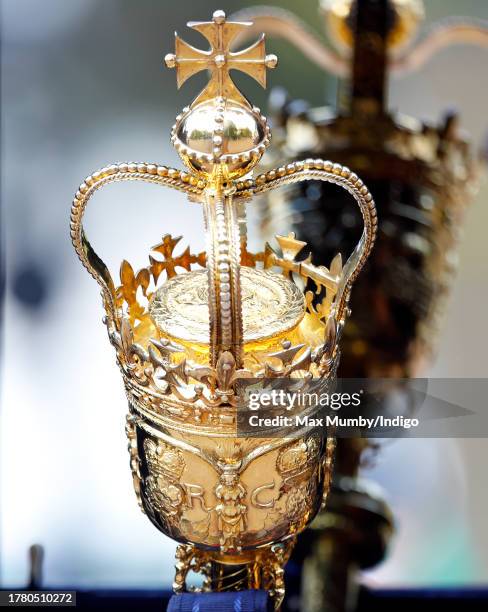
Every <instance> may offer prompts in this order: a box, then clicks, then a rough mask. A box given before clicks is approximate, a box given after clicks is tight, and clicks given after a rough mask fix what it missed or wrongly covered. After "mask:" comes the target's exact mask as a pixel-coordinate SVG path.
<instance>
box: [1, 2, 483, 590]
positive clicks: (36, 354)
mask: <svg viewBox="0 0 488 612" xmlns="http://www.w3.org/2000/svg"><path fill="white" fill-rule="evenodd" d="M267 4H268V5H274V6H278V7H283V8H289V9H292V10H294V11H295V12H297V13H299V14H300V16H301V17H302V18H303V19H304V20H305V21H307V22H308V23H309V24H310V26H311V27H312V28H313V29H315V30H316V31H317V32H319V33H320V32H321V31H322V29H321V26H322V24H321V22H320V20H319V18H318V3H317V0H306V1H304V2H301V3H300V4H299V5H298V4H297V3H296V2H293V1H292V0H280V1H272V0H268V2H267ZM425 5H426V12H427V24H428V23H429V22H432V21H434V20H436V19H439V18H441V17H444V16H448V15H456V14H458V13H459V12H462V14H464V15H468V16H476V17H482V18H488V4H487V3H486V1H485V0H465V1H464V2H463V3H462V4H461V3H459V2H454V1H451V0H426V2H425ZM244 7H245V5H243V4H242V2H240V1H239V2H238V1H223V2H220V3H219V4H218V5H215V4H214V3H210V2H209V1H207V0H200V1H199V2H198V3H195V2H190V1H189V0H180V1H179V2H171V3H170V2H164V1H163V0H138V1H137V2H135V1H134V0H103V1H102V0H70V1H69V2H66V1H65V0H44V2H42V4H40V3H39V2H38V1H37V0H3V1H2V2H1V13H2V14H1V22H2V70H1V72H2V83H1V85H2V87H1V91H2V94H1V95H2V105H1V108H2V110H1V120H2V133H1V138H2V142H1V146H2V156H1V162H2V163H1V195H2V205H3V208H2V219H3V224H2V230H3V231H2V243H3V255H4V258H5V266H6V287H5V303H4V312H3V326H2V335H3V338H2V344H3V346H2V349H3V350H2V360H1V368H2V373H1V408H0V427H1V430H0V435H1V447H0V458H1V462H0V470H1V472H0V537H1V546H0V572H1V584H2V586H13V587H15V586H22V585H23V584H25V582H26V580H27V549H28V547H29V546H30V545H31V544H33V543H40V544H42V545H43V546H44V547H45V550H46V558H45V576H44V581H45V583H46V584H48V585H50V586H60V587H61V586H68V585H69V586H73V587H80V588H81V587H128V588H131V587H161V586H169V585H170V583H171V581H172V578H173V563H174V560H173V555H174V544H173V543H172V542H171V541H170V540H168V539H165V538H164V537H163V536H162V535H161V534H160V533H159V532H157V531H156V530H155V529H154V527H153V526H152V525H151V524H150V523H149V521H147V519H146V518H144V517H143V516H142V514H141V513H140V511H139V509H138V506H137V503H136V500H135V496H134V494H133V491H132V482H131V477H130V471H129V469H128V463H129V458H128V454H127V451H126V440H125V434H124V424H125V412H126V401H125V396H124V392H123V388H122V382H121V379H120V375H119V373H118V371H117V368H116V367H115V359H114V354H113V350H112V348H111V346H110V345H109V343H108V342H107V339H106V335H105V330H104V327H103V326H102V324H101V320H100V319H101V317H102V308H101V304H100V299H99V291H98V288H97V285H96V284H95V283H94V282H93V280H92V279H91V278H90V277H89V276H88V274H86V272H85V271H83V270H82V268H81V266H80V264H79V262H78V260H77V259H76V257H75V255H74V251H73V249H72V246H71V243H70V241H69V232H68V216H69V207H70V203H71V199H72V196H73V194H74V192H75V191H76V189H77V186H78V185H79V184H80V182H81V181H82V180H83V178H84V176H86V175H87V174H89V173H91V172H93V171H94V170H95V169H97V168H99V167H101V166H104V165H106V164H109V163H113V162H116V161H132V160H135V161H147V162H153V161H154V162H160V163H165V164H171V165H179V164H178V160H177V158H176V154H175V153H174V152H173V151H172V149H171V148H170V145H169V130H170V127H171V125H172V123H173V120H174V116H175V115H176V114H177V112H178V111H179V110H180V109H181V108H182V107H183V106H185V105H186V104H187V103H188V102H189V101H190V100H191V99H192V97H193V96H194V95H195V94H196V93H197V92H198V91H199V88H201V87H202V85H203V82H204V81H205V75H203V74H200V75H198V76H197V77H195V78H194V79H192V80H191V81H190V82H189V83H188V84H185V87H184V89H183V90H182V91H181V92H177V91H176V87H175V82H174V74H173V73H172V72H170V71H167V70H165V69H163V68H162V58H163V57H164V55H165V54H166V53H167V52H168V51H171V50H172V49H173V45H174V42H173V34H174V30H175V29H177V30H178V32H179V33H180V34H184V38H185V39H186V40H188V41H189V42H192V43H193V44H195V45H201V44H202V41H201V40H200V39H199V37H198V34H197V33H195V32H191V31H189V30H187V29H186V28H185V23H186V21H188V20H192V19H193V20H199V19H201V20H206V19H208V18H209V17H210V16H211V14H212V12H213V10H215V9H216V8H222V9H224V10H225V11H226V12H227V13H228V14H231V13H232V12H233V11H236V10H238V9H241V8H244ZM268 50H269V52H273V53H276V54H278V56H279V58H280V64H279V67H278V69H277V70H275V71H274V72H272V73H271V74H270V75H269V87H270V88H271V87H273V86H274V85H278V84H280V85H283V86H284V87H286V88H287V89H288V91H289V93H290V95H291V96H292V97H294V98H306V99H307V100H309V101H310V102H311V103H312V104H313V105H321V104H323V103H324V102H330V103H334V100H335V98H336V94H337V83H336V80H335V79H334V78H326V77H324V75H323V74H322V73H321V72H320V70H319V69H318V68H315V67H314V66H312V65H311V64H309V63H308V62H307V61H306V60H305V59H304V58H302V57H301V56H300V55H299V54H298V53H297V52H296V51H294V50H293V49H292V48H291V47H289V46H288V45H287V44H286V43H284V42H282V41H275V40H273V39H272V38H270V39H269V41H268ZM486 62H487V56H486V51H480V50H477V49H474V48H464V47H454V48H453V49H450V50H447V51H444V52H442V53H440V54H439V55H437V56H435V57H434V59H432V60H431V61H430V62H429V63H428V64H427V65H426V67H425V68H423V69H422V70H421V71H420V72H419V73H416V74H415V75H411V76H408V77H405V78H402V79H401V80H397V79H393V80H392V81H391V84H390V107H392V108H395V109H398V110H399V111H401V112H403V113H406V114H410V115H413V116H415V117H418V118H421V119H424V120H432V121H435V122H437V120H438V119H439V117H440V116H441V115H442V114H443V113H444V111H446V110H448V109H450V108H453V107H454V108H456V109H459V110H460V114H461V120H462V125H463V128H464V129H465V130H466V132H468V133H469V134H470V137H471V140H472V142H473V145H474V146H475V147H478V148H479V147H482V146H483V145H484V144H485V142H486V138H487V127H488V122H487V118H486V103H487V98H488V72H487V71H486V69H485V68H484V67H485V66H486ZM236 80H238V81H239V82H241V83H244V81H245V88H246V89H245V90H246V93H247V95H248V96H249V97H250V98H251V99H252V100H253V102H255V103H256V104H258V105H259V106H261V107H262V108H263V109H264V108H266V103H267V102H266V101H267V95H268V94H267V93H266V92H263V91H262V90H260V89H259V87H258V86H257V85H256V84H255V83H254V82H252V81H251V80H250V79H247V78H246V77H245V76H244V77H242V78H241V79H239V78H237V79H236ZM487 203H488V189H487V187H486V184H485V185H483V188H482V190H481V191H480V193H479V195H478V197H477V200H476V202H475V204H474V205H473V206H472V207H470V208H469V210H468V215H467V220H466V225H465V228H464V237H463V241H462V244H461V248H460V268H459V273H458V276H457V279H456V282H455V284H454V289H453V293H452V295H451V298H450V302H449V306H448V310H447V312H446V315H445V319H444V324H443V331H442V334H441V338H440V341H439V343H438V356H437V359H436V362H435V364H434V366H433V368H432V369H431V371H430V375H431V376H437V377H453V378H461V377H487V375H488V361H487V359H486V344H487V339H488V333H487V326H486V314H485V313H486V301H487V299H488V283H487V280H488V266H487V265H486V260H487V255H486V238H485V234H486V232H485V228H486V227H487V225H488V207H487ZM252 206H253V207H254V208H255V209H256V208H257V207H259V206H260V203H259V201H256V202H255V203H254V204H253V205H252ZM250 212H251V217H253V216H254V218H256V217H257V215H256V214H254V215H253V211H250ZM255 212H256V211H254V213H255ZM166 232H171V233H172V234H173V235H179V234H183V235H184V239H183V240H182V243H181V244H182V245H184V246H186V244H187V243H191V244H192V246H193V247H194V248H195V249H197V250H198V248H199V247H203V239H202V220H201V216H200V211H199V210H197V209H196V208H192V205H190V204H187V203H185V201H184V198H183V196H178V195H174V194H172V193H169V192H164V193H163V194H162V195H161V190H158V189H156V187H154V186H149V185H145V186H138V185H132V184H129V185H124V186H121V185H113V186H111V187H110V189H108V190H105V191H104V192H103V193H101V194H100V195H98V196H97V198H96V199H95V200H94V202H93V203H92V204H91V206H90V210H89V211H88V214H87V233H88V234H89V236H90V241H91V242H92V243H93V244H94V245H95V247H96V249H97V251H98V252H99V253H100V254H101V255H102V256H103V258H104V259H105V260H106V261H107V262H108V263H109V264H110V265H111V269H112V272H113V274H114V275H116V274H117V269H118V265H119V263H120V261H121V260H122V259H123V258H126V259H128V260H129V261H130V262H131V263H132V264H133V265H134V267H140V266H142V265H145V264H146V260H147V253H148V250H149V248H150V246H152V245H153V244H156V243H157V242H158V241H159V240H160V238H161V236H162V235H163V234H164V233H166ZM253 236H254V242H255V243H259V236H258V229H257V227H255V229H254V232H253ZM487 459H488V445H487V444H486V440H484V439H470V440H460V439H452V440H450V439H442V440H437V439H421V440H413V439H412V440H402V441H399V440H396V441H393V442H391V443H387V444H385V445H384V448H383V451H382V453H381V455H380V457H379V459H378V462H377V465H376V466H375V467H373V468H371V469H369V470H368V477H369V476H370V477H371V478H373V479H374V480H376V481H377V482H378V483H379V484H380V485H382V486H383V487H384V489H385V490H386V492H387V497H388V501H389V503H390V505H391V507H392V510H393V512H394V515H395V518H396V521H397V535H396V538H395V540H394V542H393V546H392V549H391V552H390V554H389V557H388V559H387V560H386V561H385V562H384V563H383V564H382V565H381V566H380V567H379V568H377V569H375V570H374V571H373V572H369V573H368V574H367V575H365V576H364V577H363V579H364V581H365V582H366V583H368V584H369V585H374V586H384V587H387V586H388V587H389V586H422V585H435V586H442V585H459V586H460V585H476V584H486V583H488V525H487V523H486V516H487V515H488V487H487V486H486V464H487Z"/></svg>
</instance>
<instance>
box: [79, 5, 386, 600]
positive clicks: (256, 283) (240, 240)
mask: <svg viewBox="0 0 488 612" xmlns="http://www.w3.org/2000/svg"><path fill="white" fill-rule="evenodd" d="M250 25H251V24H249V23H238V22H228V21H226V18H225V14H224V13H223V12H222V11H216V12H215V13H214V15H213V19H212V21H210V22H197V23H190V24H189V26H190V27H192V28H193V29H195V30H197V31H199V32H200V33H201V34H203V36H205V38H207V40H208V41H209V43H210V49H209V50H208V51H200V50H198V49H196V48H194V47H191V46H190V45H188V44H187V43H185V42H184V41H183V40H182V39H181V38H179V37H178V36H177V37H176V52H175V53H174V54H170V55H167V56H166V58H165V60H166V64H167V65H168V66H170V67H174V68H175V69H176V76H177V83H178V86H180V85H181V84H182V83H184V82H185V80H186V79H188V78H189V77H190V76H192V75H193V74H195V73H197V72H199V71H200V70H203V69H207V70H209V71H210V80H209V83H208V85H207V86H206V87H205V89H204V90H203V91H202V93H201V94H200V95H199V96H198V97H197V98H196V100H194V102H193V103H192V104H191V106H189V107H187V108H185V109H184V110H183V112H182V113H181V114H180V115H178V117H177V119H176V124H175V125H174V127H173V130H172V135H171V140H172V143H173V144H174V146H175V148H176V150H177V151H178V153H179V155H180V157H181V159H182V160H183V162H184V164H185V165H186V167H187V171H180V170H175V169H172V168H168V167H166V166H162V165H158V164H148V163H122V164H116V165H111V166H108V167H106V168H103V169H102V170H99V171H98V172H95V173H94V174H92V175H91V176H89V177H88V178H87V179H85V181H84V182H83V183H82V184H81V186H80V188H79V190H78V191H77V193H76V196H75V199H74V202H73V206H72V211H71V237H72V241H73V245H74V247H75V250H76V252H77V254H78V256H79V258H80V259H81V261H82V263H83V264H84V266H85V267H86V268H87V270H88V271H89V272H90V274H91V275H92V276H93V277H94V278H95V280H96V281H97V282H98V283H99V285H100V286H101V288H102V297H103V303H104V307H105V311H106V317H105V320H104V321H105V324H106V326H107V330H108V335H109V339H110V342H111V343H112V345H113V346H114V347H115V350H116V355H117V363H118V365H119V367H120V369H121V372H122V376H123V381H124V386H125V390H126V394H127V398H128V401H129V415H128V417H127V427H126V431H127V435H128V438H129V452H130V465H131V469H132V476H133V481H134V487H135V491H136V495H137V498H138V501H139V504H140V506H141V509H142V510H143V512H144V513H146V514H147V516H148V518H149V519H150V520H151V522H152V523H153V524H154V525H155V526H156V527H157V528H158V529H159V530H161V531H162V532H163V533H165V534H167V535H168V536H170V537H171V538H174V539H175V540H177V541H178V542H179V543H180V546H179V547H178V550H177V564H176V576H175V582H174V588H175V590H176V591H177V592H181V591H183V590H184V589H185V588H186V584H185V580H186V575H187V573H188V572H189V571H190V570H194V571H198V572H201V573H203V574H204V575H205V576H206V581H205V582H204V588H206V589H208V590H225V589H230V588H232V589H236V588H237V589H245V588H264V589H266V590H268V591H269V592H270V593H271V595H272V596H274V599H275V605H276V607H279V605H280V602H281V600H282V598H283V594H284V582H283V566H284V564H285V563H286V561H287V558H288V555H289V553H290V551H291V547H292V545H293V542H294V539H295V538H296V536H297V534H299V533H300V532H301V531H302V530H303V529H304V528H305V527H306V526H307V525H308V523H309V522H310V521H311V520H312V519H313V517H314V516H315V514H316V512H317V511H318V509H319V508H320V507H321V504H322V503H323V502H324V500H325V496H326V494H327V491H328V485H329V482H330V477H331V471H332V465H331V464H332V454H333V438H332V435H331V432H330V431H328V432H322V433H321V434H320V435H317V432H316V431H314V432H311V431H310V430H308V429H297V430H296V431H292V432H290V431H287V433H286V435H276V433H275V434H274V435H271V434H269V435H266V433H264V434H262V435H261V437H256V436H246V435H243V434H242V432H241V433H239V431H238V427H237V417H238V412H239V410H245V409H246V405H245V399H243V396H242V393H241V392H240V389H241V386H240V385H241V384H242V383H244V382H246V381H249V380H253V381H255V380H257V381H264V380H269V379H272V380H282V379H285V378H291V379H293V380H294V381H295V382H296V383H299V382H300V381H308V380H311V379H316V380H320V381H324V382H325V384H327V383H329V382H330V384H332V383H333V381H334V379H335V373H336V369H337V363H338V359H339V351H338V341H339V338H340V332H341V330H342V327H343V325H344V321H345V318H346V316H347V315H348V307H347V304H348V300H349V295H350V291H351V287H352V284H353V282H354V279H355V278H356V276H357V274H358V273H359V271H360V269H361V267H362V266H363V264H364V262H365V260H366V258H367V257H368V254H369V252H370V250H371V248H372V245H373V242H374V238H375V233H376V225H377V222H376V212H375V207H374V203H373V200H372V197H371V195H370V193H369V191H368V189H367V188H366V187H365V185H364V184H363V182H362V181H361V180H360V179H359V178H358V177H357V176H356V175H355V174H353V173H352V172H351V171H350V170H348V169H347V168H345V167H343V166H340V165H338V164H333V163H332V162H328V161H323V160H321V159H307V160H305V161H298V162H294V163H290V164H288V165H287V166H286V167H280V168H276V169H275V170H271V171H269V172H267V173H266V174H260V175H258V176H256V177H255V178H253V176H252V172H253V169H254V167H255V166H256V164H257V163H258V161H259V160H260V158H261V156H262V154H263V152H264V151H265V149H266V146H267V145H268V143H269V141H270V130H269V127H268V125H267V122H266V118H265V117H263V115H262V114H261V113H260V111H259V109H258V108H255V107H252V106H251V105H250V104H249V102H248V101H247V100H246V98H245V97H244V96H243V95H242V94H241V93H240V92H239V90H238V89H237V88H236V86H235V84H234V83H233V82H232V80H231V78H230V76H229V70H231V69H238V70H241V71H244V72H246V73H247V74H250V75H251V76H253V77H254V78H255V79H256V80H257V81H258V82H259V83H261V84H262V85H263V86H264V85H265V81H266V68H272V67H274V66H275V65H276V63H277V59H276V57H275V56H273V55H266V54H265V49H264V37H261V38H260V39H259V40H258V41H257V42H256V43H255V44H254V45H252V46H251V47H249V48H248V49H245V50H244V51H240V52H232V51H231V50H230V45H231V42H232V40H233V38H234V37H235V36H236V35H237V34H238V33H239V32H240V31H241V30H242V29H244V28H247V27H248V26H250ZM311 179H314V180H322V181H327V182H330V183H334V184H336V185H338V186H339V187H341V188H343V189H345V190H346V191H348V192H349V194H350V195H351V196H352V197H353V198H354V200H355V201H356V202H357V204H358V206H359V207H360V210H361V212H362V215H363V219H364V232H363V235H362V237H361V240H360V241H359V243H358V245H357V248H356V249H355V251H354V252H353V253H352V255H351V256H350V258H349V259H348V261H347V262H346V263H345V265H344V266H343V265H342V259H341V255H340V254H338V255H337V256H336V257H334V259H333V261H332V263H331V265H330V267H329V268H327V267H325V266H320V267H317V266H314V265H313V263H312V261H311V258H310V257H301V258H300V257H298V255H299V253H300V252H301V251H302V250H303V248H304V247H305V243H304V242H300V241H298V240H296V239H295V237H294V235H293V234H290V235H288V236H277V237H276V240H277V243H278V247H279V248H278V249H277V250H274V249H273V248H272V247H271V246H270V245H268V244H267V245H266V246H265V248H264V250H263V251H262V252H258V253H251V252H249V251H248V250H247V245H246V238H245V216H244V204H245V203H246V202H247V201H249V200H250V199H251V198H252V197H253V196H254V195H257V194H260V193H264V192H266V191H269V190H272V189H275V188H276V187H280V186H282V185H287V184H290V183H294V182H297V181H306V180H311ZM127 180H138V181H146V182H149V183H154V184H157V185H161V186H166V187H170V188H172V189H177V190H179V191H182V192H184V193H186V194H187V195H188V196H189V199H190V201H192V202H199V203H201V204H202V206H203V217H204V231H205V238H206V251H205V252H202V253H192V252H191V251H190V249H189V248H187V249H186V250H184V251H183V252H181V253H179V254H176V253H175V250H176V248H177V244H178V242H179V240H180V238H173V237H171V236H170V235H168V234H167V235H164V236H163V238H162V241H161V242H160V243H159V244H158V245H156V246H155V247H153V248H152V249H151V255H150V256H149V265H148V266H147V267H143V268H142V269H140V270H139V271H138V272H135V271H134V269H133V268H132V266H131V265H130V264H129V263H128V262H127V261H125V260H124V261H123V262H122V265H121V269H120V279H121V284H120V285H119V286H118V287H116V286H115V284H114V282H113V280H112V277H111V275H110V273H109V271H108V269H107V267H106V266H105V264H104V263H103V262H102V260H101V259H100V258H99V257H98V255H97V254H96V253H95V251H94V250H93V248H92V247H91V245H90V243H89V242H88V240H87V238H86V235H85V232H84V230H83V225H82V220H83V215H84V212H85V208H86V205H87V203H88V201H89V200H90V199H91V197H92V195H93V194H94V193H95V191H97V190H98V189H100V188H101V187H103V186H105V185H107V184H110V183H113V182H115V181H127Z"/></svg>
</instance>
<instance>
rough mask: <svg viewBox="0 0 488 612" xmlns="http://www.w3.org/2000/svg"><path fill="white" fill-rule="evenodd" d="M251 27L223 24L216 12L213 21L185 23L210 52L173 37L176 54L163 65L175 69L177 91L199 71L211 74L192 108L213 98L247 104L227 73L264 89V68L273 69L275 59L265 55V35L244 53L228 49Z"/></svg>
mask: <svg viewBox="0 0 488 612" xmlns="http://www.w3.org/2000/svg"><path fill="white" fill-rule="evenodd" d="M250 25H252V24H251V23H249V22H234V21H226V18H225V13H224V11H215V13H214V14H213V19H212V21H197V22H190V23H188V27H190V28H193V29H194V30H197V31H198V32H200V33H201V34H203V36H205V38H206V39H207V40H208V41H209V43H210V50H209V51H201V50H200V49H196V48H195V47H192V46H191V45H189V44H188V43H186V42H185V41H184V40H182V39H181V38H180V37H179V36H178V34H176V35H175V37H176V43H175V53H168V55H166V57H165V62H166V65H167V66H168V68H176V83H177V86H178V89H179V88H180V87H181V85H183V83H184V82H185V81H186V80H187V79H189V78H190V77H191V76H193V75H194V74H196V73H197V72H200V71H201V70H205V69H208V70H210V73H211V76H210V81H209V82H208V84H207V86H206V87H205V89H204V90H203V91H202V92H201V94H200V95H199V96H198V97H197V98H196V100H194V101H193V104H192V106H194V105H196V104H198V103H200V102H203V101H204V100H208V99H210V98H214V97H222V98H227V99H232V100H235V101H238V102H241V103H245V104H248V102H247V100H246V99H245V98H244V96H243V95H242V94H241V92H240V91H239V90H238V89H237V87H236V86H235V85H234V83H233V81H232V79H231V77H230V75H229V71H230V70H241V71H242V72H245V73H246V74H249V75H250V76H252V77H253V78H254V79H256V81H257V82H258V83H260V85H262V87H266V68H274V67H275V66H276V64H277V62H278V59H277V57H276V55H266V51H265V48H264V34H263V35H261V37H260V38H259V40H257V41H256V42H255V43H254V44H253V45H251V46H250V47H248V48H247V49H244V50H243V51H238V52H232V51H231V50H230V45H231V43H232V41H233V40H234V38H235V37H236V36H237V35H238V34H239V32H240V31H241V30H243V29H245V28H247V27H249V26H250Z"/></svg>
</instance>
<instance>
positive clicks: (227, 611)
mask: <svg viewBox="0 0 488 612" xmlns="http://www.w3.org/2000/svg"><path fill="white" fill-rule="evenodd" d="M268 610H269V598H268V594H267V593H266V591H236V592H229V593H182V594H180V595H173V597H172V598H171V599H170V600H169V604H168V608H167V612H267V611H268Z"/></svg>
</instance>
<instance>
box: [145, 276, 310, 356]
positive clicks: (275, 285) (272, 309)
mask: <svg viewBox="0 0 488 612" xmlns="http://www.w3.org/2000/svg"><path fill="white" fill-rule="evenodd" d="M241 287H242V314H243V337H244V344H246V343H251V342H258V341H263V340H269V339H270V338H274V337H277V336H281V335H283V334H285V333H286V332H288V331H290V330H292V329H294V328H295V327H296V326H297V325H298V324H299V323H300V321H301V320H302V318H303V316H304V314H305V302H304V298H303V294H302V292H301V291H300V289H299V288H298V287H297V286H296V285H295V284H294V283H292V282H291V281H289V280H288V279H287V278H285V277H284V276H282V275H279V274H276V273H275V272H271V271H268V270H255V269H254V268H246V267H243V268H241ZM149 314H150V316H151V318H152V319H153V321H154V323H155V324H156V326H157V327H158V329H159V331H160V332H162V333H163V334H164V335H165V336H168V337H170V338H173V339H175V340H180V341H183V342H189V343H192V344H201V345H208V344H209V341H210V338H209V324H208V321H209V311H208V276H207V271H206V270H197V271H193V272H188V273H186V274H180V275H178V276H175V277H174V278H172V279H170V280H169V281H167V282H166V283H165V284H164V285H163V286H162V287H161V288H160V289H158V290H157V291H156V293H155V294H154V297H153V298H152V300H151V303H150V305H149Z"/></svg>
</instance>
